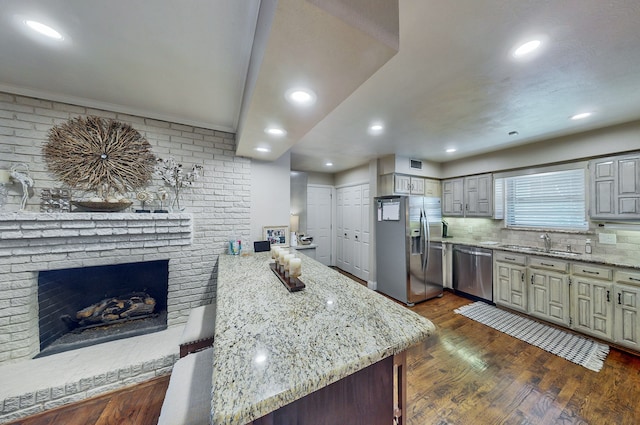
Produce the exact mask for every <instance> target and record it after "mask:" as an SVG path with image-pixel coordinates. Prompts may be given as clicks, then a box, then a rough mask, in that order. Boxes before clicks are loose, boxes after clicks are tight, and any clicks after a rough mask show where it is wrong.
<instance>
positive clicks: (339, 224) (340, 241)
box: [335, 188, 346, 270]
mask: <svg viewBox="0 0 640 425" xmlns="http://www.w3.org/2000/svg"><path fill="white" fill-rule="evenodd" d="M343 222H344V189H342V188H341V189H337V190H336V233H335V238H336V239H335V241H336V267H338V268H340V269H342V270H345V265H344V254H343V251H344V241H345V235H346V233H345V231H344V223H343Z"/></svg>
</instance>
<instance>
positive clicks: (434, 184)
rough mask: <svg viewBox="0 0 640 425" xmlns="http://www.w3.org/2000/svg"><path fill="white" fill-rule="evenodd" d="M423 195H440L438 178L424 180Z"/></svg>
mask: <svg viewBox="0 0 640 425" xmlns="http://www.w3.org/2000/svg"><path fill="white" fill-rule="evenodd" d="M424 195H425V196H435V197H438V198H439V197H440V196H442V190H440V182H439V181H438V180H431V179H425V180H424Z"/></svg>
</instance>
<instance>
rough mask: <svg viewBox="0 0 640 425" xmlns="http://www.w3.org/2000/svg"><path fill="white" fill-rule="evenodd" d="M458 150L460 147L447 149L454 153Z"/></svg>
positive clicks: (448, 151)
mask: <svg viewBox="0 0 640 425" xmlns="http://www.w3.org/2000/svg"><path fill="white" fill-rule="evenodd" d="M457 150H458V149H456V148H449V149H447V151H446V152H447V153H454V152H455V151H457Z"/></svg>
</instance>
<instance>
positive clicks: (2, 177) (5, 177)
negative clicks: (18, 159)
mask: <svg viewBox="0 0 640 425" xmlns="http://www.w3.org/2000/svg"><path fill="white" fill-rule="evenodd" d="M9 181H11V173H9V170H0V184H5V183H9Z"/></svg>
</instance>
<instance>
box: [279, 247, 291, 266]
mask: <svg viewBox="0 0 640 425" xmlns="http://www.w3.org/2000/svg"><path fill="white" fill-rule="evenodd" d="M288 253H289V251H287V250H286V249H281V250H280V251H278V264H280V265H283V264H284V256H285V255H287V254H288Z"/></svg>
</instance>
